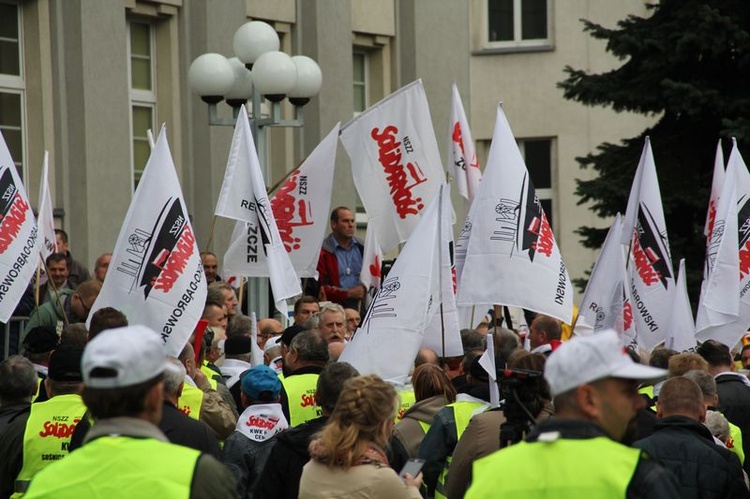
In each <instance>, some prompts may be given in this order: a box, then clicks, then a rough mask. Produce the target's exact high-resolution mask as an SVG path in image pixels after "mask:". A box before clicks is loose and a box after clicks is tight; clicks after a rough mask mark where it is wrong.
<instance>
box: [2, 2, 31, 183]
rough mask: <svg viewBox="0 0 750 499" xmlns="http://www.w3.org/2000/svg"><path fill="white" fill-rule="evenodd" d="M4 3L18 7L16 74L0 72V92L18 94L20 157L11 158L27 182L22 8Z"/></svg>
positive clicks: (16, 4)
mask: <svg viewBox="0 0 750 499" xmlns="http://www.w3.org/2000/svg"><path fill="white" fill-rule="evenodd" d="M2 3H5V4H11V5H15V6H16V8H17V9H18V17H17V22H18V60H19V66H18V72H19V74H18V75H9V74H2V73H0V93H3V94H14V95H19V96H20V100H21V157H20V158H13V163H14V164H15V165H16V170H17V171H18V174H19V175H20V176H21V178H22V179H23V180H24V182H28V179H27V178H26V175H25V171H24V170H25V167H26V157H27V155H26V152H27V151H26V131H27V130H28V128H27V124H26V79H25V74H24V69H25V67H24V66H25V64H24V45H23V38H24V36H23V8H22V6H21V4H20V3H18V2H16V1H10V2H7V1H6V2H2Z"/></svg>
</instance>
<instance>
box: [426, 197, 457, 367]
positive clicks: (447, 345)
mask: <svg viewBox="0 0 750 499" xmlns="http://www.w3.org/2000/svg"><path fill="white" fill-rule="evenodd" d="M440 195H441V196H442V201H441V211H440V250H439V251H440V309H439V310H438V311H437V313H435V315H434V316H433V317H432V321H431V322H430V324H429V325H428V326H427V329H426V330H425V335H424V341H423V342H422V346H423V347H426V348H430V349H432V350H433V351H435V352H437V354H438V355H440V356H441V357H457V356H463V354H464V347H463V343H462V342H461V328H460V326H459V316H458V309H457V308H456V292H457V290H458V287H457V286H456V267H455V265H454V263H453V224H452V223H451V220H452V217H453V210H452V209H451V197H450V189H449V188H448V186H447V185H446V186H444V187H443V188H442V189H441V191H440Z"/></svg>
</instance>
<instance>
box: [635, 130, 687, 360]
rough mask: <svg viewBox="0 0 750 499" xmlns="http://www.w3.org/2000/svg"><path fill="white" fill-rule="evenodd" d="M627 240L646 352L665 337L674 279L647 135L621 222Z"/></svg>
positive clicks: (641, 341) (641, 340)
mask: <svg viewBox="0 0 750 499" xmlns="http://www.w3.org/2000/svg"><path fill="white" fill-rule="evenodd" d="M628 235H629V236H628ZM627 240H630V245H631V246H630V261H629V265H628V276H629V280H630V294H631V296H632V298H633V313H634V315H635V324H636V331H637V334H638V344H639V345H640V346H641V347H643V348H645V349H646V350H648V351H649V352H650V351H651V350H653V348H654V347H655V346H656V345H658V344H659V343H660V342H662V341H664V339H665V338H666V334H667V326H668V324H669V321H670V318H671V315H672V312H671V310H670V309H671V306H672V303H673V302H674V292H675V285H674V283H675V280H674V270H672V260H671V257H670V253H669V240H668V238H667V226H666V223H665V221H664V210H663V209H662V204H661V193H660V191H659V181H658V179H657V177H656V165H655V163H654V156H653V154H652V153H651V143H650V141H649V139H648V138H646V143H645V145H644V147H643V153H642V154H641V159H640V162H639V164H638V169H637V170H636V173H635V180H634V181H633V186H632V188H631V191H630V198H629V200H628V210H627V213H626V214H625V221H624V223H623V234H622V241H627Z"/></svg>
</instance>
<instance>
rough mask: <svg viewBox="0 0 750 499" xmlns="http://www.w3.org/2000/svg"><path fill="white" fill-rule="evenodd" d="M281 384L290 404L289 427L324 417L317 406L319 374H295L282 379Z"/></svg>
mask: <svg viewBox="0 0 750 499" xmlns="http://www.w3.org/2000/svg"><path fill="white" fill-rule="evenodd" d="M281 384H282V385H284V390H285V391H286V398H287V401H288V402H289V426H298V425H301V424H302V423H306V422H307V421H310V420H311V419H315V418H319V417H320V416H322V415H323V411H322V410H321V408H320V407H318V406H317V405H316V404H315V389H316V387H317V384H318V375H317V374H314V373H308V374H295V375H293V376H289V377H288V378H284V379H282V380H281Z"/></svg>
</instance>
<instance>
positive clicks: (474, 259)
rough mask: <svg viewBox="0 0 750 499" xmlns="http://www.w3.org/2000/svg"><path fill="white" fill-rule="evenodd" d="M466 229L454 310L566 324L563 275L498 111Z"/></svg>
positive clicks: (568, 297)
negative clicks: (515, 311)
mask: <svg viewBox="0 0 750 499" xmlns="http://www.w3.org/2000/svg"><path fill="white" fill-rule="evenodd" d="M469 224H470V227H471V233H470V235H469V240H468V246H467V250H466V259H465V262H464V267H463V272H462V275H461V281H460V283H459V286H458V299H457V302H458V305H459V306H462V305H466V306H470V305H474V304H481V303H497V304H502V305H508V306H514V307H522V308H525V309H528V310H533V311H534V312H538V313H542V314H545V315H549V316H551V317H555V318H557V319H560V320H561V321H563V322H565V323H567V324H570V323H571V322H572V320H573V286H572V285H571V284H570V279H569V277H568V270H567V268H566V267H565V263H563V260H562V256H561V255H560V250H559V248H558V246H557V243H556V242H555V236H554V235H553V234H552V228H551V227H550V225H549V222H548V221H547V217H546V215H545V214H544V210H542V205H541V203H540V202H539V199H537V197H536V192H535V191H534V186H533V184H532V182H531V178H530V177H529V172H528V170H527V169H526V165H525V163H524V161H523V158H522V157H521V152H520V151H519V150H518V145H517V144H516V140H515V138H514V137H513V132H512V131H511V129H510V125H509V124H508V120H507V119H506V117H505V113H503V109H502V107H500V106H498V110H497V121H496V122H495V131H494V134H493V137H492V146H491V147H490V155H489V158H488V160H487V166H486V167H485V171H484V177H483V178H482V182H481V183H480V184H479V190H478V191H477V195H476V197H475V198H474V203H473V204H472V205H471V209H470V210H469Z"/></svg>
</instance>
